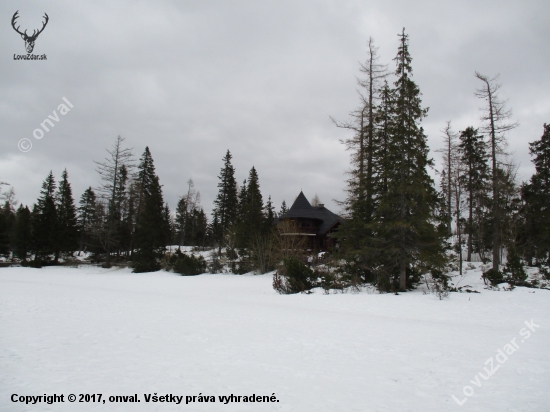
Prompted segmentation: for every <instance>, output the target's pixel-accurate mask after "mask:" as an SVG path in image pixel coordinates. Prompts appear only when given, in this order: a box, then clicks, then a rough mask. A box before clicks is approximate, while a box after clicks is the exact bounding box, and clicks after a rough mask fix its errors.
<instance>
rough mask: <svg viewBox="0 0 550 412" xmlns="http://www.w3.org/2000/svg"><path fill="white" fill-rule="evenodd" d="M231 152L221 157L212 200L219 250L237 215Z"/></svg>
mask: <svg viewBox="0 0 550 412" xmlns="http://www.w3.org/2000/svg"><path fill="white" fill-rule="evenodd" d="M231 159H232V156H231V153H230V152H229V150H228V151H227V153H226V154H225V157H224V158H223V161H224V165H223V168H222V169H221V172H220V176H219V179H220V182H219V183H218V188H219V191H218V195H217V197H216V200H214V213H215V214H216V216H217V220H218V230H217V232H218V233H217V239H216V241H217V242H218V247H219V252H221V247H222V245H223V243H224V238H225V235H226V234H227V233H228V231H229V229H230V228H231V227H232V226H233V225H234V224H235V221H236V216H237V207H238V199H237V181H236V180H235V169H234V168H233V165H232V164H231Z"/></svg>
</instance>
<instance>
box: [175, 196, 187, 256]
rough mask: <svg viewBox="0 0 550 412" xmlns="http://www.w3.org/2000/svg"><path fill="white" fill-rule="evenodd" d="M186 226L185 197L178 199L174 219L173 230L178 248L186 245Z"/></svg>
mask: <svg viewBox="0 0 550 412" xmlns="http://www.w3.org/2000/svg"><path fill="white" fill-rule="evenodd" d="M186 226H187V201H186V199H185V197H180V199H179V200H178V204H177V206H176V218H175V220H174V230H175V232H176V239H177V243H178V245H179V246H185V245H186V238H185V229H186Z"/></svg>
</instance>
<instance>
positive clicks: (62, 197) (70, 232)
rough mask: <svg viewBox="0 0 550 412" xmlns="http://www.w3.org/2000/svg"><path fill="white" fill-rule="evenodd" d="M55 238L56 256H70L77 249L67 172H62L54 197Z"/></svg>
mask: <svg viewBox="0 0 550 412" xmlns="http://www.w3.org/2000/svg"><path fill="white" fill-rule="evenodd" d="M56 209H57V236H58V241H57V242H56V256H57V255H59V254H60V253H61V254H63V255H64V256H66V257H67V256H72V254H73V253H74V252H75V251H76V250H77V249H78V228H77V218H76V208H75V205H74V200H73V194H72V189H71V185H70V183H69V180H68V174H67V170H66V169H65V170H64V171H63V174H62V175H61V181H60V182H59V188H58V191H57V195H56Z"/></svg>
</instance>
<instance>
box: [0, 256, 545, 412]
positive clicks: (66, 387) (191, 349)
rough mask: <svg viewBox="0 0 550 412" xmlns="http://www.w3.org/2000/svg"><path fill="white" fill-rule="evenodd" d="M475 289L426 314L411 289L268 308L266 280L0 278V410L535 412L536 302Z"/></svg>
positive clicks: (271, 299)
mask: <svg viewBox="0 0 550 412" xmlns="http://www.w3.org/2000/svg"><path fill="white" fill-rule="evenodd" d="M479 275H480V272H479V270H477V269H473V270H470V271H468V276H467V277H466V278H465V279H464V280H463V281H461V284H460V285H470V286H471V287H472V289H477V290H479V291H480V292H481V293H452V294H451V295H450V297H449V298H448V299H445V300H442V301H440V300H438V299H437V298H436V297H435V296H433V295H431V294H423V293H422V287H421V288H419V289H418V290H416V291H414V292H410V293H405V294H400V295H398V296H396V295H392V294H387V295H379V294H369V293H366V292H362V293H358V294H350V293H347V294H330V295H324V294H323V293H321V292H317V293H314V294H311V295H305V294H300V295H288V296H281V295H278V294H276V293H275V291H274V290H273V289H272V286H271V276H270V275H262V276H253V275H244V276H235V275H226V274H224V275H201V276H194V277H182V276H179V275H175V274H171V273H166V272H158V273H146V274H133V273H130V270H129V269H118V270H117V269H111V270H106V269H100V268H96V267H91V266H88V267H81V268H67V267H48V268H44V269H30V268H2V269H0V410H1V411H33V412H36V411H132V412H134V411H135V412H138V411H316V412H317V411H346V412H351V411H437V412H441V411H529V412H533V411H549V410H550V390H549V387H550V351H549V350H548V349H549V343H550V291H548V290H536V289H527V288H516V289H514V290H513V291H512V292H504V291H489V290H485V289H483V286H482V283H481V282H480V280H479ZM525 322H527V324H526V323H525ZM527 332H529V337H527ZM507 345H508V346H507ZM512 349H513V350H512ZM499 350H500V351H501V352H499ZM491 359H492V360H491ZM484 368H486V369H485V370H484ZM491 370H492V372H493V374H492V376H490V373H489V374H488V373H487V371H489V372H491ZM484 377H485V378H487V380H485V379H484ZM13 394H17V397H15V399H23V400H24V398H19V397H20V396H31V395H32V396H37V395H44V394H46V395H53V394H58V395H60V394H63V395H64V400H65V402H64V403H56V404H52V405H48V404H46V403H37V404H35V405H31V404H29V405H25V404H24V403H20V402H18V403H13V402H12V401H11V398H12V395H13ZM69 394H76V395H77V402H75V403H70V402H68V400H67V397H68V395H69ZM79 394H90V395H91V394H102V401H101V402H99V403H92V402H89V403H86V402H82V403H80V402H78V400H79V399H78V398H79ZM134 394H137V399H139V400H140V402H139V403H111V402H109V397H110V396H117V395H118V396H130V395H134ZM155 394H156V395H158V396H160V395H167V394H168V395H169V394H172V395H174V396H183V398H181V400H182V403H181V404H179V405H178V404H176V403H174V402H172V403H152V402H146V399H145V396H146V395H147V396H148V395H155ZM231 394H233V395H235V396H241V402H230V403H226V404H224V403H223V402H220V400H219V399H220V398H219V397H220V396H229V395H231ZM252 394H254V395H260V396H272V394H274V396H275V397H276V399H277V401H278V402H269V403H259V402H254V403H250V402H243V398H242V397H243V396H247V397H249V396H251V395H252ZM199 395H201V396H208V397H210V396H214V397H215V402H208V403H204V402H198V400H199V399H201V398H198V396H199ZM187 396H191V397H192V396H196V398H195V402H190V403H188V404H186V397H187ZM453 396H454V398H453ZM455 398H456V399H455ZM96 399H97V395H96ZM150 399H151V400H152V398H150ZM191 399H192V398H191ZM203 399H204V398H203ZM209 399H212V398H209ZM247 399H248V398H247ZM272 399H274V398H272ZM103 400H106V402H105V403H103ZM459 403H462V406H459Z"/></svg>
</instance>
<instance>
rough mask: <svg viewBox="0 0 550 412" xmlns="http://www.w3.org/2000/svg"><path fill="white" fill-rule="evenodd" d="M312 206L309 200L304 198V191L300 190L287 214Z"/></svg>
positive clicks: (308, 208)
mask: <svg viewBox="0 0 550 412" xmlns="http://www.w3.org/2000/svg"><path fill="white" fill-rule="evenodd" d="M312 207H313V206H311V203H309V200H307V199H306V197H305V195H304V192H302V191H300V194H299V195H298V197H297V198H296V200H295V201H294V203H293V204H292V206H291V207H290V209H289V210H288V212H287V214H288V213H290V212H292V211H294V212H297V211H306V210H310V209H311V208H312Z"/></svg>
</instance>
